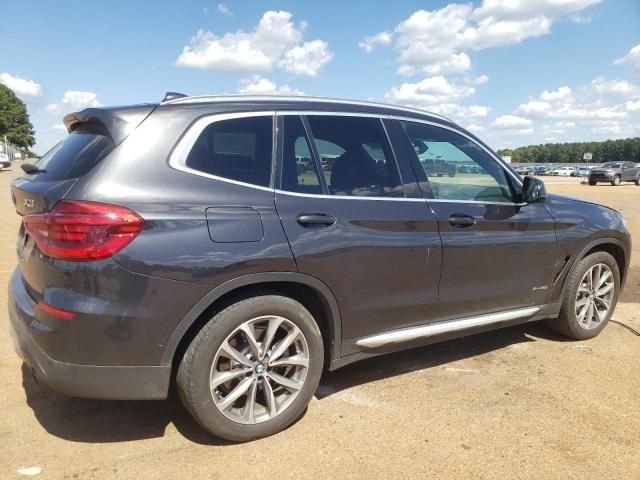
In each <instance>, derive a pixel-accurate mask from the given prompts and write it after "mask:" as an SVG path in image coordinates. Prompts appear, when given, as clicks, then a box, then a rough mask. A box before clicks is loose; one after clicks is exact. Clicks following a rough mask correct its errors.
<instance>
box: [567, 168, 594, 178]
mask: <svg viewBox="0 0 640 480" xmlns="http://www.w3.org/2000/svg"><path fill="white" fill-rule="evenodd" d="M592 168H593V167H577V168H576V170H575V172H573V173H571V176H572V177H588V176H589V172H590V171H591V169H592Z"/></svg>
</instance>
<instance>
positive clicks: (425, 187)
mask: <svg viewBox="0 0 640 480" xmlns="http://www.w3.org/2000/svg"><path fill="white" fill-rule="evenodd" d="M64 121H65V125H66V126H67V128H68V130H69V133H70V134H69V135H68V137H67V138H66V139H65V140H64V141H63V142H61V143H60V144H59V145H57V146H56V147H54V148H53V149H52V150H51V151H50V152H49V153H47V154H46V155H45V156H44V157H42V159H40V160H39V161H38V162H37V163H36V164H34V165H24V167H23V168H24V170H25V175H24V176H23V177H21V178H20V179H18V180H16V181H14V183H13V185H12V196H13V200H14V203H15V205H16V209H17V211H18V214H19V215H21V216H22V225H21V227H20V232H19V236H18V244H17V254H18V259H19V266H18V268H17V269H16V271H15V272H14V274H13V276H12V277H11V284H10V301H9V309H10V317H11V324H12V330H13V336H14V339H15V345H16V350H17V351H18V352H19V354H20V355H21V356H22V358H23V359H24V361H25V362H26V363H27V364H28V365H30V366H31V368H32V370H33V372H34V374H35V375H36V377H37V378H39V379H40V380H41V381H43V382H44V383H45V384H48V385H49V386H51V387H52V388H54V389H56V390H59V391H61V392H63V393H66V394H68V395H74V396H81V397H93V398H104V399H163V398H165V397H166V396H167V393H168V391H169V386H170V384H171V382H172V380H173V379H175V384H176V386H177V390H178V392H179V395H180V397H181V398H182V401H183V402H184V404H185V406H186V407H187V409H188V410H189V411H190V412H191V413H192V414H193V416H194V417H195V418H196V419H197V421H198V422H200V424H202V426H203V427H204V428H206V429H207V430H209V431H210V432H212V433H214V434H215V435H218V436H220V437H223V438H226V439H231V440H236V441H242V440H249V439H253V438H257V437H261V436H265V435H269V434H272V433H274V432H277V431H279V430H281V429H283V428H286V427H287V426H288V425H290V424H291V423H292V422H294V421H295V420H296V419H297V418H298V417H299V416H300V415H302V413H303V411H304V409H305V407H306V406H307V403H308V402H309V400H310V399H311V397H312V396H313V394H314V392H315V389H316V386H317V384H318V381H319V379H320V375H321V373H322V371H323V367H326V368H328V369H329V370H333V369H336V368H339V367H342V366H344V365H347V364H349V363H351V362H354V361H356V360H360V359H364V358H367V357H370V356H373V355H380V354H383V353H387V352H391V351H395V350H400V349H407V348H411V347H416V346H419V345H424V344H427V343H432V342H437V341H442V340H445V339H450V338H454V337H459V336H463V335H469V334H472V333H476V332H482V331H486V330H490V329H495V328H499V327H504V326H507V325H513V324H517V323H523V322H529V321H534V320H542V319H545V320H546V321H548V323H549V325H550V326H551V327H552V328H554V329H555V330H557V331H558V332H561V333H563V334H565V335H567V336H569V337H571V338H574V339H587V338H590V337H593V336H595V335H597V334H598V333H599V332H600V331H601V330H602V329H603V328H604V327H605V325H606V323H607V321H608V320H609V318H610V317H611V314H612V312H613V310H614V308H615V305H616V301H617V298H618V295H619V293H620V290H621V289H622V286H623V283H624V280H625V274H626V272H627V269H628V266H629V254H630V250H631V248H630V246H631V240H630V237H629V233H628V231H627V229H626V228H625V225H624V221H623V219H622V217H621V215H620V214H619V213H618V212H616V211H614V210H612V209H610V208H607V207H603V206H600V205H596V204H593V203H589V202H584V201H580V200H575V199H569V198H564V197H560V196H555V195H549V196H547V194H546V192H545V189H544V184H543V183H542V182H541V181H540V180H538V179H536V178H533V177H527V178H525V179H524V180H523V179H521V178H520V176H519V175H518V174H517V173H515V171H513V169H512V168H511V167H510V166H509V165H506V164H504V163H503V162H502V160H501V159H500V158H499V157H498V156H497V155H496V154H495V153H494V152H493V151H492V150H491V149H490V148H489V147H487V146H486V145H485V144H484V143H483V142H481V141H480V140H478V139H477V138H476V137H475V136H473V135H472V134H471V133H469V132H467V131H465V130H464V129H463V128H461V127H460V126H458V125H456V124H455V123H453V122H451V121H450V120H448V119H446V118H443V117H441V116H438V115H434V114H429V113H426V112H423V111H418V110H413V109H406V108H401V107H394V106H389V105H380V104H372V103H365V102H356V101H346V100H345V101H342V100H335V99H327V98H302V97H295V98H286V97H243V96H238V97H235V96H225V97H219V96H218V97H216V96H211V97H207V96H205V97H185V96H183V95H179V94H172V95H169V96H168V98H166V99H165V100H164V101H163V102H162V103H160V104H156V105H138V106H129V107H114V108H97V109H96V108H89V109H86V110H83V111H81V112H78V113H73V114H70V115H67V116H66V117H65V119H64ZM434 162H440V163H442V164H443V165H444V166H445V167H447V168H450V169H451V170H452V171H456V172H458V173H457V174H456V175H455V176H448V175H435V174H433V172H430V170H429V169H428V168H425V166H428V165H431V164H433V163H434ZM461 166H466V167H468V166H472V167H473V169H469V168H466V169H465V168H459V167H461ZM472 170H473V172H472V173H469V172H471V171H472ZM465 172H467V173H465Z"/></svg>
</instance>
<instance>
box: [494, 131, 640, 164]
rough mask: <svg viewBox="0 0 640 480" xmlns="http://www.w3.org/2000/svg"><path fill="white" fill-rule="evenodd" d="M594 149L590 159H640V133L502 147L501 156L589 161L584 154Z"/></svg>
mask: <svg viewBox="0 0 640 480" xmlns="http://www.w3.org/2000/svg"><path fill="white" fill-rule="evenodd" d="M585 153H591V154H592V155H593V158H592V159H591V160H590V161H589V163H598V164H600V163H604V162H620V161H625V160H626V161H629V162H636V163H639V162H640V137H635V138H624V139H620V140H606V141H604V142H573V143H546V144H544V145H529V146H526V147H518V148H516V149H508V148H507V149H503V150H498V154H499V155H501V156H511V161H512V162H513V163H574V162H575V163H585V160H583V155H584V154H585Z"/></svg>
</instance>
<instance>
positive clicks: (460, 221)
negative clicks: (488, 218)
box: [449, 213, 476, 228]
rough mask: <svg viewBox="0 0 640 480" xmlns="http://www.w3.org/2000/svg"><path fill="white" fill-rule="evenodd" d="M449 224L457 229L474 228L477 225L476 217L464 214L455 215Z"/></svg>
mask: <svg viewBox="0 0 640 480" xmlns="http://www.w3.org/2000/svg"><path fill="white" fill-rule="evenodd" d="M449 223H450V224H451V226H453V227H455V228H466V227H472V226H474V225H475V224H476V219H475V217H472V216H471V215H466V214H464V213H454V214H453V215H451V216H450V217H449Z"/></svg>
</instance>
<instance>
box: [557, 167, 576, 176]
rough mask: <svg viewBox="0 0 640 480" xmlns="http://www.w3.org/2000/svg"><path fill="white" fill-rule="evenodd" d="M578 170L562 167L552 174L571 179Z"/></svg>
mask: <svg viewBox="0 0 640 480" xmlns="http://www.w3.org/2000/svg"><path fill="white" fill-rule="evenodd" d="M575 171H576V169H575V168H574V167H560V168H556V169H555V170H553V171H552V172H551V175H553V176H554V177H570V176H571V174H572V173H573V172H575Z"/></svg>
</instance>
